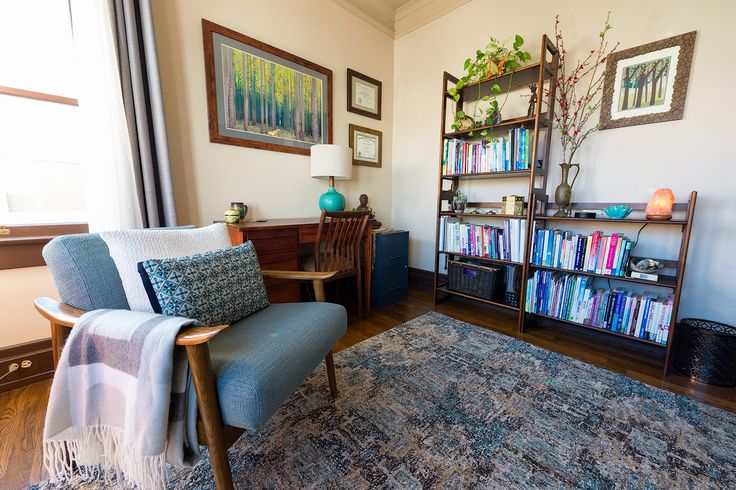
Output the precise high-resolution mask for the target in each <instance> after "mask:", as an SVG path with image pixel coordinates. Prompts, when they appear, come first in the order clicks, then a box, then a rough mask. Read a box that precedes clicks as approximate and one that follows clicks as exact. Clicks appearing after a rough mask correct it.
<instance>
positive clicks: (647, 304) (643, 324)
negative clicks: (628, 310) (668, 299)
mask: <svg viewBox="0 0 736 490" xmlns="http://www.w3.org/2000/svg"><path fill="white" fill-rule="evenodd" d="M651 304H652V298H649V297H647V300H646V302H645V303H644V314H643V316H642V317H641V330H640V331H639V338H641V339H644V338H646V336H647V319H648V318H649V307H650V306H651Z"/></svg>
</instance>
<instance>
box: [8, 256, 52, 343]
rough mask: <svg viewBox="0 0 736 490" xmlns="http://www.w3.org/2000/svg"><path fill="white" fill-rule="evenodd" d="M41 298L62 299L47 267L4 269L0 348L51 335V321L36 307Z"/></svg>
mask: <svg viewBox="0 0 736 490" xmlns="http://www.w3.org/2000/svg"><path fill="white" fill-rule="evenodd" d="M37 296H49V297H52V298H58V295H57V294H56V288H55V287H54V281H53V279H52V278H51V273H50V272H49V270H48V268H47V267H27V268H24V269H9V270H0V311H2V312H3V313H2V318H3V320H2V324H1V325H0V348H3V347H7V346H9V345H14V344H20V343H22V342H30V341H32V340H38V339H42V338H46V337H50V336H51V334H50V333H49V323H48V321H46V320H44V319H43V317H42V316H41V315H39V314H38V312H37V311H36V309H35V308H34V307H33V299H34V298H36V297H37Z"/></svg>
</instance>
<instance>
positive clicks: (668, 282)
mask: <svg viewBox="0 0 736 490" xmlns="http://www.w3.org/2000/svg"><path fill="white" fill-rule="evenodd" d="M529 268H530V269H541V270H547V271H555V272H564V273H567V274H577V275H579V276H588V277H599V278H601V279H610V280H612V281H622V282H631V283H636V284H646V285H647V286H654V287H660V288H668V289H675V288H676V287H677V277H675V276H668V275H662V274H660V275H659V279H658V280H657V281H648V280H646V279H637V278H636V277H627V276H608V275H606V274H596V273H594V272H583V271H576V270H570V269H560V268H559V267H550V266H547V265H537V264H529Z"/></svg>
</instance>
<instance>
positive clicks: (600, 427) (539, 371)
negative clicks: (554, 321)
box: [36, 313, 736, 489]
mask: <svg viewBox="0 0 736 490" xmlns="http://www.w3.org/2000/svg"><path fill="white" fill-rule="evenodd" d="M335 362H336V368H337V373H338V382H339V387H340V390H341V392H340V397H339V398H338V399H337V400H334V401H333V400H331V399H330V398H329V394H328V389H327V382H326V375H325V372H324V368H320V369H318V370H317V371H316V372H315V373H314V374H313V375H312V376H311V377H310V378H309V379H308V380H307V381H306V382H305V383H304V385H303V386H302V387H301V388H300V389H299V391H298V392H297V393H295V394H294V395H293V396H292V397H291V398H290V399H289V401H288V402H287V403H286V404H285V405H284V406H283V407H282V408H281V409H280V410H279V411H278V412H277V413H276V415H274V417H273V418H272V419H271V421H270V422H269V423H268V425H267V426H266V427H264V428H263V429H262V430H260V431H258V432H257V433H253V434H245V435H243V437H241V438H240V440H239V441H238V442H237V443H236V444H235V445H234V446H233V448H231V449H230V453H229V456H230V462H231V465H232V468H233V473H234V480H235V486H236V487H237V488H304V487H307V488H376V487H383V488H422V487H424V488H427V487H433V488H534V487H537V488H627V489H628V488H631V489H634V488H736V414H732V413H729V412H726V411H723V410H719V409H717V408H713V407H709V406H706V405H704V404H701V403H698V402H696V401H693V400H690V399H688V398H685V397H683V396H680V395H676V394H673V393H670V392H667V391H664V390H660V389H657V388H653V387H651V386H648V385H645V384H642V383H640V382H638V381H635V380H632V379H630V378H627V377H625V376H621V375H618V374H615V373H612V372H610V371H606V370H603V369H599V368H596V367H594V366H591V365H588V364H585V363H583V362H580V361H576V360H574V359H571V358H569V357H566V356H562V355H560V354H556V353H553V352H549V351H546V350H543V349H540V348H537V347H534V346H532V345H529V344H527V343H525V342H522V341H519V340H516V339H513V338H510V337H506V336H504V335H500V334H497V333H494V332H491V331H489V330H485V329H482V328H480V327H476V326H474V325H470V324H468V323H464V322H460V321H457V320H454V319H452V318H449V317H447V316H444V315H441V314H438V313H428V314H426V315H423V316H421V317H419V318H416V319H414V320H412V321H410V322H408V323H405V324H403V325H401V326H399V327H396V328H394V329H392V330H390V331H388V332H385V333H383V334H381V335H378V336H376V337H373V338H371V339H368V340H366V341H364V342H361V343H359V344H357V345H355V346H353V347H351V348H349V349H347V350H344V351H341V352H339V353H337V354H336V355H335ZM169 475H170V478H171V487H172V488H177V489H178V488H214V482H213V480H212V474H211V469H210V465H209V460H207V459H205V460H204V461H202V463H200V464H198V465H197V466H196V467H195V468H193V469H181V468H175V469H174V468H171V469H170V471H169ZM71 485H72V486H74V487H75V488H80V487H81V488H93V487H92V486H91V485H84V484H83V483H82V482H80V481H75V482H72V483H71ZM36 488H47V484H41V485H39V486H37V487H36Z"/></svg>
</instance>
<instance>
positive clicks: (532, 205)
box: [434, 35, 697, 376]
mask: <svg viewBox="0 0 736 490" xmlns="http://www.w3.org/2000/svg"><path fill="white" fill-rule="evenodd" d="M558 66H559V58H558V53H557V50H556V48H555V46H554V44H553V43H552V42H551V40H550V39H549V38H548V37H547V36H546V35H545V36H542V45H541V52H540V61H539V62H537V63H533V64H529V65H527V66H524V67H522V68H520V69H517V70H516V71H514V72H513V73H506V74H503V75H500V76H496V77H492V78H489V79H485V80H481V81H480V82H475V83H471V84H468V85H466V86H465V87H463V88H462V89H461V90H460V91H459V95H460V99H459V100H458V102H457V103H456V104H457V105H454V100H453V99H452V97H451V96H450V95H449V94H448V93H447V90H448V89H449V88H450V84H453V85H454V84H455V83H456V82H457V81H458V78H456V77H454V76H452V75H451V74H449V73H447V72H445V73H444V76H443V80H442V119H441V123H440V148H439V169H440V171H439V177H438V183H437V213H436V233H435V264H434V301H435V303H438V302H440V301H442V300H445V299H447V298H449V297H453V296H454V297H460V298H464V299H466V300H473V301H477V302H480V303H483V304H487V305H491V306H493V307H496V308H499V309H502V310H505V311H506V312H513V313H515V314H516V315H517V317H518V330H519V332H520V333H522V332H524V331H525V330H526V328H527V327H528V326H529V325H532V324H534V325H535V326H539V327H540V328H543V324H544V323H545V322H552V323H557V324H560V325H566V324H567V325H574V326H575V328H582V329H586V330H590V331H595V332H599V333H600V334H601V335H602V338H611V337H617V338H621V339H626V341H632V342H635V343H638V344H642V345H648V346H649V347H650V348H651V349H652V351H653V352H659V353H661V352H662V351H664V364H663V375H664V376H666V375H667V372H668V367H669V361H670V353H671V346H672V339H673V338H674V335H675V326H676V320H677V312H678V310H679V306H680V296H681V293H682V281H683V278H684V273H685V263H686V260H687V252H688V246H689V243H690V234H691V230H692V225H693V217H694V213H695V202H696V199H697V193H696V192H691V194H690V197H689V200H688V202H687V203H675V205H674V206H673V212H675V213H678V214H680V216H679V217H677V218H675V219H672V220H668V221H658V220H650V219H646V218H644V217H641V218H625V219H620V220H617V219H607V218H602V217H596V218H576V217H572V216H568V217H557V216H551V215H550V214H548V212H549V211H550V210H555V209H557V207H556V205H554V204H551V203H548V196H547V193H546V188H547V176H548V171H549V152H550V144H551V141H552V121H554V106H555V84H554V83H550V80H551V79H552V78H553V77H554V76H555V75H556V73H557V70H558ZM509 82H511V83H509ZM532 83H536V84H537V104H536V108H535V109H536V110H535V113H534V116H533V117H517V118H514V119H508V120H505V121H503V122H500V123H497V124H495V125H494V126H493V129H494V130H498V129H506V130H507V129H514V128H532V127H533V130H532V131H531V136H532V139H531V145H532V146H531V159H530V160H531V161H530V166H529V168H528V169H525V170H511V171H499V172H484V173H460V174H457V173H456V174H451V175H444V174H443V159H444V156H445V153H444V142H445V140H446V139H462V140H479V139H481V138H482V136H481V135H480V134H479V133H480V131H482V130H483V129H490V128H489V127H476V128H473V129H472V130H467V131H452V132H447V131H446V125H447V121H448V110H453V113H454V110H456V109H457V108H462V107H463V102H464V99H465V95H466V94H473V95H476V94H478V91H479V89H480V95H481V96H483V95H492V91H491V87H492V86H493V85H494V84H498V85H499V86H500V87H501V88H502V93H503V92H506V91H512V90H518V89H519V88H522V87H526V86H528V85H530V84H532ZM545 83H547V85H548V87H547V96H546V97H544V93H545ZM468 91H470V92H468ZM499 95H500V94H499ZM543 105H546V111H544V112H543ZM538 163H539V165H538ZM476 179H483V180H491V179H501V180H499V182H501V183H502V182H506V181H507V180H506V179H516V180H524V179H526V180H527V181H528V193H527V196H526V203H525V205H526V210H525V214H523V215H506V214H478V213H472V212H467V209H466V211H465V212H460V213H458V212H454V211H448V210H445V209H444V208H445V207H446V206H444V204H445V203H447V202H451V201H452V198H453V195H454V193H455V191H456V190H457V189H458V187H459V185H460V182H461V181H465V180H476ZM448 185H449V187H448ZM611 204H624V205H626V206H629V207H631V208H632V209H633V210H634V211H639V212H641V211H644V209H645V208H646V203H573V204H572V205H571V209H573V210H588V211H593V210H597V211H598V213H597V214H596V216H602V214H601V212H600V210H602V209H603V208H604V207H607V206H609V205H611ZM500 206H501V203H499V202H468V203H467V207H470V208H497V207H500ZM444 217H453V218H460V219H464V218H467V219H470V218H472V219H474V220H481V221H480V222H482V223H484V224H488V223H489V222H496V221H497V220H499V219H509V218H512V219H525V228H526V229H525V230H524V233H525V235H524V236H525V248H524V250H523V252H522V254H521V260H520V261H518V262H511V261H508V260H500V259H489V258H484V257H478V256H475V255H465V254H461V253H456V252H450V251H447V250H442V249H441V248H440V247H441V245H440V227H441V225H442V223H443V221H442V219H443V218H444ZM557 221H559V222H560V223H568V224H573V223H575V224H578V225H580V224H585V223H600V224H606V225H629V226H631V225H642V226H646V225H653V226H658V227H660V226H664V227H680V228H681V240H680V251H679V256H678V258H677V260H661V262H663V263H664V264H665V267H667V268H669V269H673V270H674V271H675V272H674V274H673V275H660V276H659V279H658V280H657V281H649V280H646V279H637V278H632V277H627V276H611V275H604V274H595V273H591V272H582V271H578V270H567V269H560V268H556V267H548V266H542V265H537V264H534V263H533V261H532V253H533V251H534V236H533V235H534V233H535V229H540V228H544V227H546V225H547V223H549V222H557ZM612 232H613V233H616V232H618V230H615V231H612ZM637 240H638V238H637ZM443 257H445V258H446V259H447V260H450V259H453V260H461V261H468V260H472V261H473V262H476V263H487V264H489V265H497V266H509V265H512V266H517V267H519V268H520V269H521V284H520V298H519V306H518V307H516V306H511V305H508V304H504V303H502V302H498V301H493V300H489V299H485V298H481V297H477V296H473V295H471V294H467V293H463V292H459V291H453V290H451V289H449V287H448V286H449V285H448V282H447V279H446V277H444V276H443V274H441V273H440V265H441V260H442V259H443ZM537 270H547V271H553V272H557V273H561V274H572V275H582V276H588V277H590V278H593V279H605V280H608V281H615V282H620V283H624V284H634V285H637V286H638V285H647V286H651V287H653V288H656V289H658V290H665V291H671V295H672V301H673V303H672V320H671V322H670V330H669V333H668V338H667V342H666V344H662V343H658V342H655V341H652V340H648V339H644V338H638V337H634V336H630V335H626V334H624V333H620V332H616V331H611V330H605V329H602V328H598V327H595V326H591V325H585V324H581V323H577V322H573V321H569V320H566V319H561V318H556V317H553V316H548V315H541V314H538V313H526V296H527V291H526V288H527V280H528V279H529V278H530V277H531V276H532V275H533V274H534V272H535V271H537ZM604 289H606V288H604ZM537 320H539V321H537Z"/></svg>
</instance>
